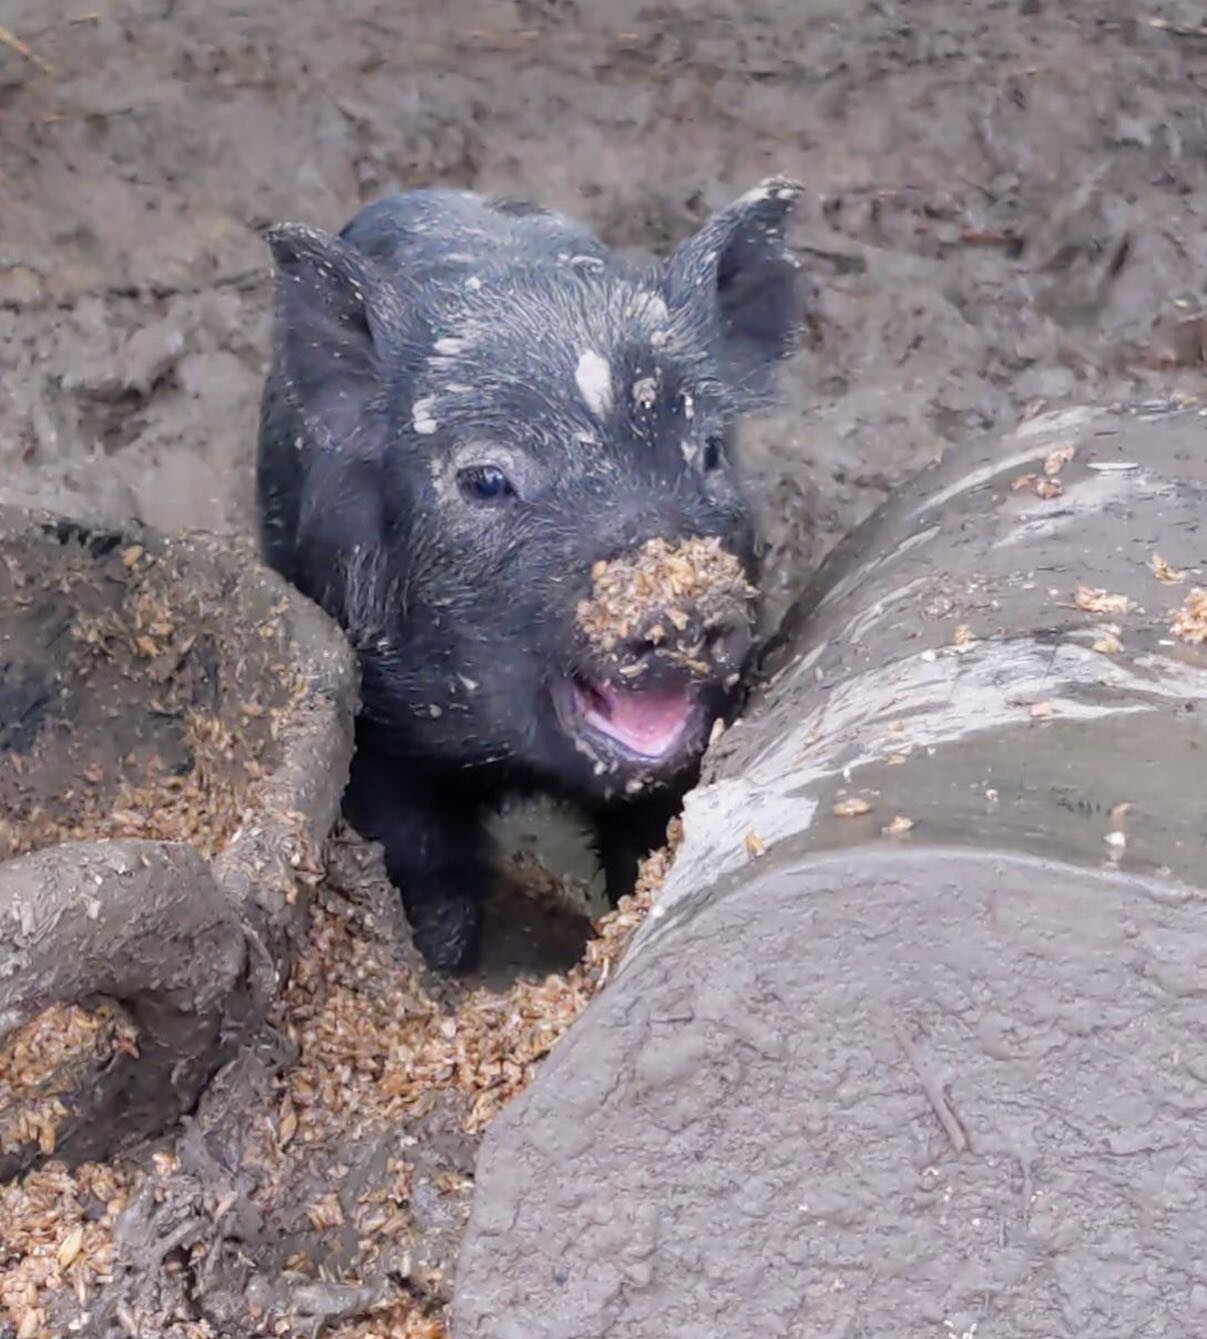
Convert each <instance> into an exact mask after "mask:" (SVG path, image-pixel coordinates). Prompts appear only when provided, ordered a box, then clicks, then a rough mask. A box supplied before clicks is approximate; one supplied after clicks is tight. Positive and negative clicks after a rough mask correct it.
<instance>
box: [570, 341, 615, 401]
mask: <svg viewBox="0 0 1207 1339" xmlns="http://www.w3.org/2000/svg"><path fill="white" fill-rule="evenodd" d="M574 380H575V382H576V383H577V385H578V389H579V393H580V394H581V395H582V397H583V400H584V401H585V402H586V405H587V408H588V409H589V410H590V411H591V412H592V413H593V414H598V415H603V414H606V413H607V412H608V410H609V408H610V407H611V404H612V368H611V365H610V364H609V362H608V360H607V359H606V358H605V357H603V355H602V354H599V353H596V352H595V350H594V349H584V350H583V352H582V353H581V354H580V355H579V359H578V366H577V367H576V368H575V369H574Z"/></svg>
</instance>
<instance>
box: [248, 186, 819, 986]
mask: <svg viewBox="0 0 1207 1339" xmlns="http://www.w3.org/2000/svg"><path fill="white" fill-rule="evenodd" d="M797 191H798V188H797V187H795V186H794V185H793V184H792V183H789V182H786V181H783V180H779V179H775V180H771V181H767V182H764V183H763V184H762V186H761V187H759V188H756V190H754V191H751V192H749V193H748V194H747V195H746V196H744V197H742V199H741V200H738V201H736V202H735V203H734V204H732V205H731V206H729V207H728V209H726V210H723V211H721V212H720V213H719V214H717V215H715V216H714V217H713V218H712V219H711V220H710V221H709V222H708V223H707V224H706V225H705V226H704V227H703V228H702V229H701V230H700V231H699V232H698V233H696V234H695V235H694V236H692V237H690V238H689V239H687V240H686V241H685V242H683V243H682V244H681V245H680V246H679V247H678V248H677V249H676V250H675V251H674V253H673V254H672V255H671V256H670V257H669V258H668V259H667V260H665V261H655V260H650V261H648V262H645V263H634V262H631V261H624V260H621V259H620V258H619V257H618V256H616V255H615V254H613V253H612V252H611V251H609V250H608V249H607V248H606V247H604V246H603V245H602V244H601V243H600V242H599V241H598V240H597V239H596V238H594V237H593V236H592V235H591V234H590V233H588V232H587V231H585V230H584V229H583V228H582V227H580V226H579V225H578V224H576V223H574V222H573V221H571V220H569V219H567V218H565V217H563V216H562V215H559V214H555V213H551V212H549V211H547V210H543V209H538V208H535V207H532V206H529V205H525V204H522V203H516V202H502V201H491V200H489V199H486V198H483V197H481V196H478V195H476V194H473V193H470V192H467V191H454V190H444V189H431V190H415V191H411V192H407V193H403V194H398V195H393V196H390V197H388V198H386V199H383V200H380V201H378V202H377V203H375V204H371V205H369V206H367V207H366V208H364V209H362V210H361V211H360V213H359V214H357V215H356V216H355V217H354V218H353V219H352V220H351V222H350V223H348V225H347V226H346V227H345V228H344V229H343V231H342V232H341V234H340V235H339V237H333V236H330V235H327V234H324V233H322V232H319V231H317V230H315V229H311V228H306V227H302V226H300V225H292V224H290V225H282V226H280V227H277V228H275V229H274V230H272V232H271V233H270V235H269V244H270V247H271V250H272V254H273V257H274V260H275V264H276V274H277V296H276V321H275V336H274V346H273V362H272V368H271V371H270V374H269V377H268V380H267V383H266V385H265V388H264V396H263V403H262V412H261V424H260V440H259V456H258V462H257V497H258V507H259V516H260V533H261V542H262V547H263V552H264V555H265V557H266V560H267V562H268V563H269V564H270V565H271V566H272V567H274V568H276V569H277V570H278V571H279V572H281V573H282V574H283V575H284V576H285V577H286V578H287V579H288V580H289V581H291V582H292V583H293V584H294V585H296V586H297V587H298V588H299V589H300V590H302V591H303V592H304V593H305V594H307V595H308V596H310V597H311V598H312V599H314V600H315V601H317V602H318V603H319V604H320V605H322V606H323V608H325V609H326V610H327V611H328V613H330V614H331V615H332V616H333V617H334V618H335V619H336V621H337V622H339V623H340V624H341V625H342V626H343V628H344V629H345V631H346V632H347V634H348V636H349V638H350V639H351V641H352V643H353V644H354V646H355V647H356V649H357V651H358V653H359V657H360V662H361V666H362V674H363V710H362V714H361V718H360V721H359V722H358V741H357V756H356V760H355V762H354V765H353V775H352V780H351V783H350V785H349V788H348V792H347V796H346V799H345V810H346V813H347V815H348V817H349V819H350V821H351V822H352V823H353V824H354V826H356V827H357V828H358V829H359V830H360V831H361V832H363V833H364V835H366V836H368V837H370V838H372V839H375V840H379V841H381V842H383V844H384V847H385V852H386V859H387V867H388V869H389V872H390V876H391V878H392V879H393V880H394V882H395V883H396V884H397V885H398V887H399V888H400V890H401V892H402V896H403V899H404V902H405V906H406V910H407V914H408V917H409V919H410V921H411V924H412V927H413V930H414V933H415V938H416V942H417V944H418V945H419V947H420V949H421V950H422V952H423V953H424V955H425V956H426V957H427V959H428V960H429V961H430V962H431V963H433V964H434V965H437V966H440V967H443V968H448V969H453V968H458V967H464V966H466V965H468V964H470V963H471V962H472V961H473V960H474V956H475V953H476V947H477V938H478V920H479V899H480V895H481V892H482V890H483V888H484V886H485V885H486V882H487V880H488V878H489V877H490V868H491V866H490V859H489V857H490V852H489V851H488V850H487V849H486V839H485V837H484V833H483V828H482V825H481V816H482V814H483V812H484V810H485V809H486V808H487V807H488V806H490V805H491V804H493V803H496V802H497V800H498V799H499V797H500V795H501V794H502V793H503V792H505V791H507V790H509V789H520V790H533V789H539V790H544V791H547V792H550V793H552V794H555V795H559V796H562V797H566V798H571V799H573V800H575V801H577V802H578V803H580V804H582V805H584V806H586V807H587V808H588V809H590V810H592V811H594V812H595V813H596V814H597V816H598V819H599V830H600V836H601V849H602V853H603V856H604V860H605V865H606V868H607V870H608V875H609V890H610V892H611V893H612V894H613V895H614V896H615V895H618V894H620V893H623V892H624V891H626V884H627V883H629V882H631V879H632V875H633V873H634V871H635V868H636V861H637V858H638V857H639V856H640V855H641V854H643V853H644V851H646V850H648V849H649V847H650V845H651V844H653V843H654V842H656V841H657V839H658V838H659V836H660V835H661V831H662V830H664V826H665V822H666V819H667V817H669V815H670V813H671V812H672V811H673V807H674V804H675V802H676V800H677V798H678V796H679V795H680V793H681V792H682V790H683V788H684V786H685V784H686V782H687V780H688V779H690V777H691V775H692V769H693V767H694V766H695V765H696V762H697V760H698V756H699V753H700V751H701V749H702V747H703V743H704V740H705V737H706V735H707V731H708V727H709V726H710V725H711V722H712V720H713V719H715V717H716V716H718V715H723V714H725V712H726V711H727V710H730V709H731V708H732V705H733V703H734V702H735V700H736V697H735V691H736V690H735V687H734V682H733V681H734V679H735V678H736V676H735V675H734V674H733V673H732V672H730V671H732V668H733V664H732V663H731V662H732V659H733V657H734V656H737V657H738V659H739V660H740V658H741V653H742V652H743V651H744V650H745V649H746V648H747V647H748V644H749V643H748V637H747V636H746V633H745V631H744V630H743V629H741V628H737V627H735V628H729V629H724V630H723V631H724V632H725V635H726V637H727V638H728V643H727V645H728V650H729V652H730V653H731V655H730V659H729V660H725V659H724V658H723V657H719V658H718V661H717V663H716V665H715V666H712V667H711V669H712V671H713V673H712V677H711V678H710V679H709V681H708V682H706V683H705V684H704V685H703V686H702V688H701V710H700V713H699V720H698V722H697V725H696V728H694V732H693V733H692V736H691V738H690V740H689V741H687V744H686V745H685V747H684V748H683V749H682V750H681V751H679V752H677V753H676V755H675V757H674V758H673V759H670V760H665V761H664V763H663V764H660V765H659V766H657V767H654V766H651V767H647V768H645V769H644V770H643V769H642V767H641V766H639V765H638V763H637V762H636V761H634V760H633V759H632V758H630V759H627V760H625V759H617V758H614V757H610V758H608V759H606V760H605V761H606V765H605V762H601V761H600V756H599V754H598V753H597V752H596V753H593V752H592V751H591V749H590V748H584V747H583V746H582V742H581V740H577V739H576V738H574V737H572V734H573V732H572V731H571V730H569V729H568V728H567V726H566V724H565V722H564V720H563V718H562V716H561V715H560V714H559V712H558V710H557V709H556V708H555V704H554V696H555V693H556V685H559V684H561V683H562V682H563V681H564V680H566V678H567V676H570V675H573V674H575V673H579V672H582V671H584V669H585V670H590V669H591V668H592V666H591V664H590V662H589V654H590V653H589V651H588V650H587V649H585V648H584V646H583V642H582V638H581V635H580V632H579V630H578V629H577V628H576V624H575V610H576V607H577V605H578V602H579V601H580V600H581V599H583V597H584V596H585V595H586V594H587V593H588V591H589V589H590V584H591V569H592V565H593V564H595V563H596V562H598V561H600V560H607V559H610V558H613V557H616V556H618V555H622V554H626V553H630V552H632V551H634V550H635V549H637V548H638V547H639V546H640V545H641V544H642V543H644V542H645V541H646V540H648V539H650V538H652V537H655V536H662V537H665V538H666V539H668V540H672V541H674V540H683V539H686V538H688V537H690V536H703V537H708V536H717V537H719V538H720V540H721V541H722V543H723V544H724V545H725V547H726V548H727V549H728V550H729V551H731V552H732V553H734V554H736V555H738V556H739V557H740V559H741V560H742V562H743V563H744V564H745V566H746V568H747V570H748V571H749V572H750V573H751V574H752V575H753V573H754V541H753V536H752V531H751V524H750V516H749V510H748V506H747V503H746V501H745V499H744V497H743V493H742V490H741V487H740V485H739V482H738V480H737V477H736V474H735V470H734V465H733V462H732V461H731V460H730V458H729V451H728V448H729V442H730V435H731V432H732V428H733V425H734V422H735V419H736V418H737V416H738V415H740V414H742V413H744V412H747V411H749V410H751V409H754V408H757V407H759V406H760V405H762V404H763V403H765V402H766V401H767V400H768V399H769V397H770V395H771V393H772V388H773V384H774V379H773V369H774V365H775V363H776V361H777V360H778V359H779V358H781V357H783V356H784V355H785V354H786V353H787V352H788V351H789V350H790V349H791V347H792V345H793V339H794V335H795V329H796V324H797V318H798V309H797V301H798V299H797V286H796V283H795V263H794V262H793V261H792V260H791V259H790V257H789V256H788V254H787V252H786V249H785V245H784V241H783V227H784V222H785V219H786V216H787V214H788V212H789V211H790V209H791V207H792V204H793V202H794V200H795V198H796V195H797ZM584 355H589V357H588V359H587V362H586V363H584V361H583V360H584ZM592 359H593V360H594V361H591V360H592ZM584 368H585V369H586V370H585V371H584ZM601 368H602V369H603V374H602V383H603V384H602V387H601V384H600V383H601V373H600V369H601ZM649 378H653V383H652V384H653V386H654V388H655V393H654V395H653V398H652V400H651V398H650V396H649V395H648V394H646V395H645V396H641V395H638V394H637V393H635V392H634V389H633V388H634V386H635V385H637V384H638V383H640V382H643V381H644V384H645V385H646V386H647V387H648V386H649V385H650V384H651V383H650V381H649V380H648V379H649ZM584 385H585V389H584ZM484 469H486V470H488V471H489V470H497V471H501V472H502V475H505V476H506V479H507V480H508V481H509V483H510V486H511V488H512V490H513V491H512V493H511V494H509V495H507V496H504V497H501V498H500V497H489V496H478V495H477V494H476V493H472V492H467V487H469V488H472V487H476V484H473V483H472V481H473V480H477V479H479V478H480V476H481V472H482V470H484ZM467 471H468V473H467ZM475 471H476V472H477V473H475ZM497 477H498V476H496V475H493V474H492V475H491V478H492V479H495V480H496V482H497ZM467 479H470V480H471V484H470V485H466V483H465V481H466V480H467ZM491 486H493V485H491ZM723 671H724V672H723ZM636 792H640V794H636Z"/></svg>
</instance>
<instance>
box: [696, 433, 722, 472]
mask: <svg viewBox="0 0 1207 1339" xmlns="http://www.w3.org/2000/svg"><path fill="white" fill-rule="evenodd" d="M724 450H725V442H724V441H723V440H722V438H721V437H720V435H719V434H717V433H713V435H712V436H711V437H707V438H705V440H704V451H703V453H702V454H701V457H700V463H701V465H703V467H704V468H705V470H708V471H710V472H711V471H712V470H716V469H720V467H721V460H722V458H723V453H724Z"/></svg>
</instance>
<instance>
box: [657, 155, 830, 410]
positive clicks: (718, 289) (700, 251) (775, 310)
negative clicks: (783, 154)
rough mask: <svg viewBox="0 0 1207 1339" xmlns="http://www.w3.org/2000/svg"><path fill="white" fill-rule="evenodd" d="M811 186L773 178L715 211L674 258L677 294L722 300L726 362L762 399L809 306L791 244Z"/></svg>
mask: <svg viewBox="0 0 1207 1339" xmlns="http://www.w3.org/2000/svg"><path fill="white" fill-rule="evenodd" d="M803 189H804V188H803V187H802V186H801V185H800V184H799V183H797V182H795V181H791V180H789V179H788V178H787V177H768V178H767V179H766V180H765V181H762V182H760V183H759V185H757V186H756V187H755V188H754V189H753V190H750V191H747V192H746V194H745V195H743V196H741V197H740V198H739V199H737V200H735V201H734V202H733V203H732V204H731V205H729V206H727V207H726V208H725V209H722V210H720V211H719V212H718V213H716V214H714V215H713V216H712V218H710V219H709V220H708V222H707V223H705V225H704V226H703V227H702V228H701V229H700V230H699V231H698V232H696V233H694V234H693V235H692V236H691V237H689V238H687V239H686V240H685V241H684V242H682V243H680V245H679V246H678V248H677V249H676V250H675V251H674V253H673V254H672V256H671V258H670V262H669V268H670V274H671V291H672V292H674V291H675V290H676V289H678V290H680V291H682V290H683V289H689V290H692V291H693V292H694V293H696V294H699V295H700V296H704V297H705V298H706V300H707V299H711V300H712V301H713V302H714V303H715V307H714V312H715V315H716V317H717V318H718V324H719V327H720V338H721V345H722V357H723V359H724V361H725V364H726V370H727V372H728V375H729V377H730V379H731V381H732V383H733V386H734V389H735V390H737V391H738V392H739V393H741V394H742V395H743V396H749V397H751V398H753V399H762V398H763V397H765V396H766V395H767V394H768V393H769V392H770V391H771V388H772V384H773V377H774V371H775V364H776V363H777V362H778V361H779V360H780V359H781V358H784V357H786V356H787V355H788V354H789V353H791V352H792V350H793V348H794V346H795V343H796V337H797V333H798V331H799V328H800V323H801V316H802V309H801V293H800V285H799V283H798V269H799V265H798V263H797V261H796V260H794V259H793V257H792V256H791V255H790V254H789V252H788V249H787V246H786V245H785V242H784V229H785V225H786V223H787V219H788V215H789V214H790V213H791V211H792V209H793V207H794V206H795V204H796V202H797V201H798V199H799V198H800V195H801V193H802V191H803Z"/></svg>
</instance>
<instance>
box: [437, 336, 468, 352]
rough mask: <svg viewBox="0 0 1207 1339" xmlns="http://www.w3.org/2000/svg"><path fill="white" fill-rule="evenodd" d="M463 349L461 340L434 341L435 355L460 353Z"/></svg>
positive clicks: (463, 344)
mask: <svg viewBox="0 0 1207 1339" xmlns="http://www.w3.org/2000/svg"><path fill="white" fill-rule="evenodd" d="M464 348H465V341H464V340H463V339H452V338H447V339H438V340H437V341H436V352H437V353H446V354H447V353H460V352H461V351H462V350H463V349H464Z"/></svg>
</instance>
